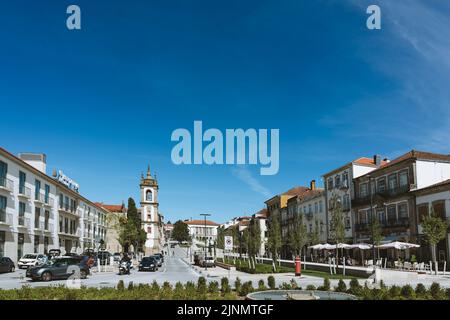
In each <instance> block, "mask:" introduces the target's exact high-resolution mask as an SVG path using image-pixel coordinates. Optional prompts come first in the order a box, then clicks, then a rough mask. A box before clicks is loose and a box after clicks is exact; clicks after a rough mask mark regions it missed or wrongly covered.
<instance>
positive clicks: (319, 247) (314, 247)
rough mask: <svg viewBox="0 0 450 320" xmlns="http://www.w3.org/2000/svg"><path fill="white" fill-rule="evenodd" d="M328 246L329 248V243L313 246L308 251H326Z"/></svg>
mask: <svg viewBox="0 0 450 320" xmlns="http://www.w3.org/2000/svg"><path fill="white" fill-rule="evenodd" d="M327 246H329V244H328V243H324V244H321V243H319V244H316V245H313V246H309V247H308V249H313V250H324V249H325V248H327Z"/></svg>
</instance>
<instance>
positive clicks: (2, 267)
mask: <svg viewBox="0 0 450 320" xmlns="http://www.w3.org/2000/svg"><path fill="white" fill-rule="evenodd" d="M14 270H16V266H15V265H14V262H13V261H12V260H11V259H10V258H8V257H3V258H0V272H14Z"/></svg>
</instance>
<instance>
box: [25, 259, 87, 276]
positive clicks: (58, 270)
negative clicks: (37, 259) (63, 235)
mask: <svg viewBox="0 0 450 320" xmlns="http://www.w3.org/2000/svg"><path fill="white" fill-rule="evenodd" d="M78 270H79V272H80V273H79V276H80V278H81V279H86V278H87V276H88V274H89V267H88V266H87V264H86V263H85V262H83V261H82V260H81V259H80V258H76V257H60V258H55V259H54V260H52V261H50V262H48V263H46V264H44V265H42V266H39V267H34V268H29V269H28V270H27V273H26V276H27V278H31V279H33V281H36V280H42V281H51V280H56V279H67V278H69V277H70V276H71V275H72V274H74V273H76V272H77V271H78Z"/></svg>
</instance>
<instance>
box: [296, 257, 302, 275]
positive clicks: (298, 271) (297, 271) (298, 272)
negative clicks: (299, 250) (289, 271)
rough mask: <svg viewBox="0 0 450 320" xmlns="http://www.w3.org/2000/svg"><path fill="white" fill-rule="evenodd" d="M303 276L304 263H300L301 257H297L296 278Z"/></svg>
mask: <svg viewBox="0 0 450 320" xmlns="http://www.w3.org/2000/svg"><path fill="white" fill-rule="evenodd" d="M301 275H302V262H301V261H300V257H299V256H296V257H295V276H296V277H300V276H301Z"/></svg>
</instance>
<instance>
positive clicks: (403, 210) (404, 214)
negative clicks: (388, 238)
mask: <svg viewBox="0 0 450 320" xmlns="http://www.w3.org/2000/svg"><path fill="white" fill-rule="evenodd" d="M398 218H399V219H408V205H407V204H406V203H400V204H399V205H398Z"/></svg>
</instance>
